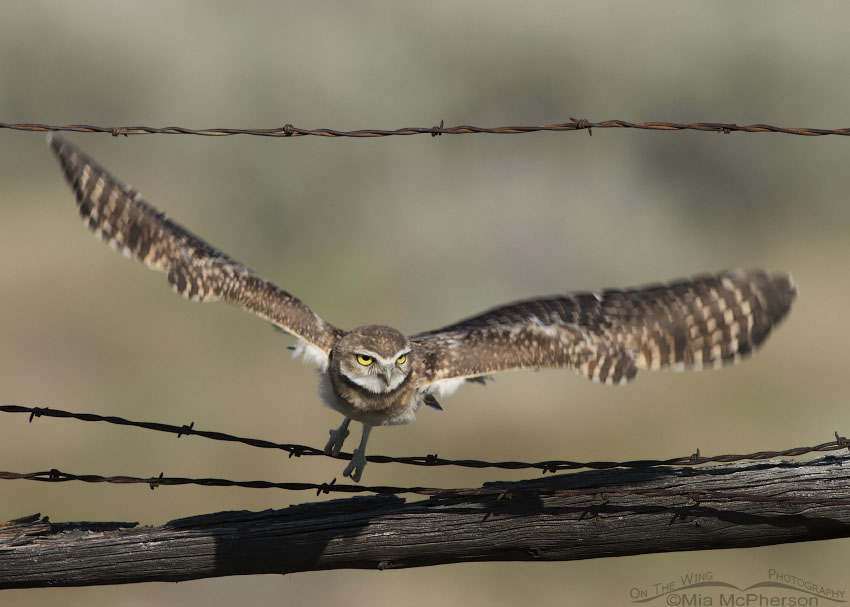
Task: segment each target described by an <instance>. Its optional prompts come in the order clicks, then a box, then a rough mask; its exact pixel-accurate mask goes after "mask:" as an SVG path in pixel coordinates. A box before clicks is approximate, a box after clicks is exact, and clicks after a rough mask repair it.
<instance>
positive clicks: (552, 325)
mask: <svg viewBox="0 0 850 607" xmlns="http://www.w3.org/2000/svg"><path fill="white" fill-rule="evenodd" d="M796 293H797V290H796V287H795V285H794V282H793V280H792V279H791V277H790V276H788V275H785V274H774V275H771V274H769V273H767V272H764V271H753V272H743V271H732V272H725V273H721V274H718V275H714V276H700V277H695V278H692V279H686V280H680V281H676V282H672V283H669V284H665V285H651V286H647V287H643V288H637V289H628V290H614V289H611V290H607V291H604V292H602V293H574V294H568V295H562V296H555V297H548V298H542V299H532V300H527V301H520V302H516V303H513V304H508V305H506V306H502V307H499V308H495V309H493V310H490V311H488V312H485V313H483V314H481V315H479V316H475V317H472V318H469V319H466V320H463V321H460V322H458V323H455V324H453V325H450V326H448V327H444V328H442V329H437V330H435V331H429V332H427V333H420V334H418V335H414V336H413V337H411V341H412V342H414V343H416V344H418V345H419V347H420V348H421V350H422V351H423V353H424V355H425V358H426V359H427V362H426V364H425V373H426V381H425V384H426V385H427V384H436V383H439V382H441V381H446V380H452V379H460V378H470V377H478V376H481V375H487V374H490V373H497V372H500V371H509V370H517V369H527V368H540V367H568V368H571V369H573V370H575V371H577V372H578V373H580V374H581V375H584V376H585V377H587V378H589V379H592V380H594V381H599V382H604V383H608V384H615V383H625V382H627V381H629V380H631V379H632V378H634V376H635V375H636V374H637V372H638V370H640V369H652V370H655V369H673V370H682V369H688V368H692V369H700V368H702V367H704V366H720V365H722V364H724V363H729V362H737V361H738V360H739V359H740V358H742V357H744V356H746V355H747V354H749V353H750V352H751V351H752V350H753V349H754V348H756V347H757V346H758V345H759V344H761V343H762V342H763V341H764V340H765V339H766V338H767V336H768V335H769V334H770V332H771V330H772V329H773V327H774V326H776V324H777V323H778V322H779V321H781V320H782V319H783V318H784V317H785V315H786V314H787V313H788V311H789V309H790V307H791V303H792V301H793V300H794V297H795V296H796Z"/></svg>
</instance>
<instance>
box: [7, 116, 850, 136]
mask: <svg viewBox="0 0 850 607" xmlns="http://www.w3.org/2000/svg"><path fill="white" fill-rule="evenodd" d="M0 129H11V130H15V131H40V132H47V131H70V132H74V133H110V134H111V135H112V136H113V137H118V136H119V135H124V136H127V135H149V134H165V135H203V136H206V137H223V136H227V135H256V136H259V137H304V136H308V135H311V136H315V137H389V136H392V135H431V136H432V137H436V136H438V135H468V134H472V133H490V134H496V135H517V134H520V133H536V132H540V131H554V132H565V131H566V132H568V131H583V130H586V131H587V132H588V134H593V129H643V130H653V131H710V132H714V133H726V134H729V133H732V132H742V133H783V134H786V135H803V136H808V137H815V136H822V135H844V136H847V135H850V128H839V129H816V128H807V127H781V126H772V125H770V124H747V125H738V124H734V123H723V122H691V123H681V122H628V121H626V120H604V121H602V122H590V121H589V120H585V119H584V118H580V119H576V118H570V122H560V123H555V124H542V125H526V126H497V127H480V126H470V125H461V126H444V123H443V121H440V124H439V125H438V126H431V127H405V128H400V129H394V130H384V129H358V130H354V131H339V130H336V129H328V128H321V129H304V128H300V127H296V126H293V125H291V124H285V125H284V126H281V127H275V128H270V129H235V128H223V129H190V128H186V127H182V126H167V127H151V126H94V125H90V124H69V125H50V124H40V123H9V122H0Z"/></svg>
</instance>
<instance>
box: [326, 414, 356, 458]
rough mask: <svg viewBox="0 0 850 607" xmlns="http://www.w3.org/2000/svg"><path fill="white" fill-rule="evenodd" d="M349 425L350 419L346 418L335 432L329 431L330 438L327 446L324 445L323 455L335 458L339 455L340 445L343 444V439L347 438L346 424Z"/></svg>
mask: <svg viewBox="0 0 850 607" xmlns="http://www.w3.org/2000/svg"><path fill="white" fill-rule="evenodd" d="M350 423H351V418H350V417H346V418H345V420H343V422H342V423H341V424H340V425H339V428H337V429H336V430H331V431H330V434H331V438H330V440H328V444H327V445H325V455H332V456H333V457H336V456H338V455H339V450H340V449H342V443H344V442H345V437H346V436H348V424H350Z"/></svg>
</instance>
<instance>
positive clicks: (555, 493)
mask: <svg viewBox="0 0 850 607" xmlns="http://www.w3.org/2000/svg"><path fill="white" fill-rule="evenodd" d="M0 480H29V481H38V482H45V483H65V482H69V481H79V482H83V483H110V484H116V485H133V484H144V485H150V487H151V489H153V488H156V487H159V486H161V485H200V486H202V487H243V488H249V489H284V490H287V491H315V492H316V495H317V496H318V495H320V494H322V493H326V494H329V493H375V494H380V495H399V494H403V493H413V494H417V495H425V496H430V497H438V498H461V497H463V498H495V499H496V500H497V501H499V500H502V499H513V498H514V497H518V496H533V497H539V496H551V497H588V498H591V499H600V498H602V499H603V500H604V501H608V500H609V498H611V497H635V496H639V497H671V498H684V499H685V500H686V501H687V503H689V504H693V505H696V504H699V503H703V502H765V503H771V504H789V505H804V506H850V499H847V498H839V497H826V498H818V497H791V496H782V495H760V494H754V493H740V492H729V491H697V492H695V491H693V490H689V489H607V488H606V489H604V490H600V489H599V488H598V487H597V488H593V487H591V488H586V489H558V488H555V487H539V486H517V485H516V484H513V483H511V484H510V487H509V488H506V487H502V486H499V484H498V483H490V484H489V485H488V486H485V487H482V488H478V489H472V488H455V489H439V488H436V487H396V486H391V485H375V486H363V485H337V484H336V479H333V480H332V481H331V482H330V483H278V482H272V481H235V480H230V479H225V478H186V477H179V476H177V477H171V476H163V474H162V473H160V475H159V476H156V477H152V478H140V477H136V476H99V475H97V474H72V473H70V472H62V471H60V470H57V469H55V468H53V469H52V470H47V471H39V472H25V473H20V472H2V471H0Z"/></svg>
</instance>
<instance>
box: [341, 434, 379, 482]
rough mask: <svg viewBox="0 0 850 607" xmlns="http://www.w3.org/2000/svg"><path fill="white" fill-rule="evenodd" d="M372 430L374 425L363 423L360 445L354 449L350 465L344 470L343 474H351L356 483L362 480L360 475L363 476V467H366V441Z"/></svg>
mask: <svg viewBox="0 0 850 607" xmlns="http://www.w3.org/2000/svg"><path fill="white" fill-rule="evenodd" d="M371 431H372V426H370V425H369V424H363V436H361V437H360V446H359V447H357V448H356V449H355V450H354V454H353V455H352V456H351V461H350V462H348V466H346V467H345V470H343V471H342V475H343V476H350V477H351V480H353V481H354V482H355V483H358V482H360V477H361V476H363V468H365V467H366V443H367V442H369V433H370V432H371Z"/></svg>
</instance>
